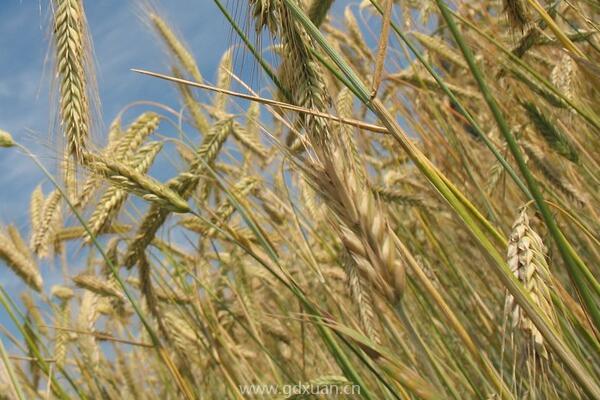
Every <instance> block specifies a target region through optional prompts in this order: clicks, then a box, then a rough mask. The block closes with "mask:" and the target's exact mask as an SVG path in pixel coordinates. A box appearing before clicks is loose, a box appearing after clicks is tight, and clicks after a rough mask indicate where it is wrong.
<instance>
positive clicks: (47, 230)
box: [31, 190, 61, 257]
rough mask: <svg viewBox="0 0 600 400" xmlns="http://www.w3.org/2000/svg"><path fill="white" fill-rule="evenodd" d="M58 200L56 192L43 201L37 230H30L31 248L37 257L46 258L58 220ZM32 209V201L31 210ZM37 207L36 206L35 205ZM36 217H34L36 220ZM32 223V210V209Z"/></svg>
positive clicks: (59, 197) (58, 195) (58, 194)
mask: <svg viewBox="0 0 600 400" xmlns="http://www.w3.org/2000/svg"><path fill="white" fill-rule="evenodd" d="M60 199H61V194H60V192H59V191H58V190H55V191H53V192H52V193H51V194H50V195H49V196H48V198H47V199H46V200H45V201H44V204H43V207H42V210H41V213H40V216H39V221H38V222H36V224H37V223H39V225H38V226H37V228H36V229H35V230H32V237H31V248H32V249H33V252H34V253H35V254H37V255H38V256H39V257H47V256H48V250H49V246H50V243H52V239H53V235H54V231H55V228H56V226H55V225H56V223H57V221H59V220H60ZM36 202H37V200H36ZM33 207H34V204H33V201H32V208H33ZM35 207H38V205H35ZM37 218H38V217H37V216H36V219H37ZM32 221H33V209H32Z"/></svg>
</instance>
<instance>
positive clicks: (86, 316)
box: [77, 290, 100, 371]
mask: <svg viewBox="0 0 600 400" xmlns="http://www.w3.org/2000/svg"><path fill="white" fill-rule="evenodd" d="M98 300H99V297H98V295H97V294H95V293H94V292H91V291H89V290H85V291H84V292H83V296H82V297H81V304H80V305H79V315H78V316H77V329H78V330H80V331H83V332H86V333H85V334H80V335H79V340H78V342H79V347H80V349H81V354H82V356H83V360H84V362H85V363H86V364H87V365H88V367H89V368H90V369H91V370H92V371H95V370H96V369H97V368H98V365H99V362H100V349H99V347H98V343H97V342H96V338H95V336H94V333H95V332H96V321H97V320H98V316H99V315H98V309H97V308H98Z"/></svg>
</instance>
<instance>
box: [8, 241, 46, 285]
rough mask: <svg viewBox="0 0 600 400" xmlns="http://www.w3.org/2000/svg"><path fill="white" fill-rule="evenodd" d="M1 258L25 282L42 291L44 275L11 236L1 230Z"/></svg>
mask: <svg viewBox="0 0 600 400" xmlns="http://www.w3.org/2000/svg"><path fill="white" fill-rule="evenodd" d="M0 260H3V261H4V262H5V263H6V264H7V265H8V267H9V268H10V269H12V270H13V271H14V272H15V273H16V274H17V275H18V276H19V277H21V279H23V281H25V283H27V284H28V285H29V286H30V287H31V288H32V289H34V290H37V291H38V292H41V291H42V285H43V282H42V276H41V275H40V272H39V270H38V266H37V265H36V264H35V263H34V262H33V261H32V260H31V258H29V257H27V256H25V255H23V254H21V252H19V250H18V249H17V246H15V244H14V243H13V242H12V241H11V239H10V238H9V237H7V236H6V235H4V233H2V232H0Z"/></svg>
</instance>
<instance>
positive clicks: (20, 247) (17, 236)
mask: <svg viewBox="0 0 600 400" xmlns="http://www.w3.org/2000/svg"><path fill="white" fill-rule="evenodd" d="M6 231H7V233H8V236H10V239H11V241H12V243H13V244H14V245H15V248H16V249H17V251H18V252H19V253H21V254H22V255H23V256H25V257H26V258H28V259H30V260H31V259H33V256H32V254H31V250H30V249H29V246H27V244H26V243H25V239H23V236H21V232H20V231H19V229H18V228H17V227H16V226H14V225H12V224H10V225H8V227H7V228H6Z"/></svg>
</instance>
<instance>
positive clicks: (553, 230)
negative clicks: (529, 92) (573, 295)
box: [436, 0, 600, 329]
mask: <svg viewBox="0 0 600 400" xmlns="http://www.w3.org/2000/svg"><path fill="white" fill-rule="evenodd" d="M436 3H437V4H438V7H439V9H440V11H441V14H442V17H443V18H444V20H446V23H447V24H448V28H449V29H450V32H451V33H452V36H453V37H454V40H455V41H456V43H457V45H458V47H459V48H460V49H461V51H462V53H463V55H464V57H465V60H466V61H467V63H468V65H469V69H470V70H471V73H472V74H473V77H474V78H475V80H476V81H477V84H478V85H479V88H480V90H481V93H482V94H483V97H484V99H485V101H486V103H487V104H488V107H489V108H490V111H491V112H492V115H493V116H494V119H495V120H496V123H497V125H498V128H499V129H500V132H501V133H502V135H503V136H504V138H505V140H506V143H507V144H508V147H509V149H510V151H511V153H512V155H513V157H514V158H515V160H516V162H517V165H518V166H519V170H520V171H521V174H522V175H523V177H524V178H525V182H527V186H528V187H529V190H530V192H531V195H532V196H533V199H534V201H535V203H536V205H537V208H538V210H539V211H540V213H541V214H542V217H543V218H544V221H545V223H546V226H547V227H548V230H549V231H550V234H551V235H552V237H553V238H554V240H555V242H556V244H557V246H558V248H559V251H560V254H561V256H562V258H563V260H564V261H565V265H567V269H568V271H569V275H570V276H571V278H572V279H573V280H574V283H575V286H576V287H577V289H578V290H579V292H580V294H581V296H582V297H583V301H584V303H585V305H586V309H587V310H588V312H589V313H590V315H591V317H592V320H593V321H594V325H595V326H596V328H599V329H600V309H599V308H598V307H597V305H596V302H595V299H594V297H593V296H592V294H591V293H590V292H589V291H588V287H587V285H586V279H587V281H588V282H589V283H590V284H591V286H592V289H593V290H594V292H595V294H596V296H598V295H600V285H599V284H598V282H597V281H596V279H595V278H594V276H593V275H592V273H591V271H590V270H589V269H588V267H587V266H586V265H585V263H584V262H583V261H582V260H581V258H579V256H578V255H577V253H575V250H574V249H573V247H572V246H571V244H570V243H569V242H568V240H567V238H566V237H565V236H564V235H563V233H562V231H561V230H560V228H559V227H558V224H557V223H556V220H555V219H554V217H553V216H552V213H551V212H550V209H549V208H548V206H547V205H546V202H545V201H544V197H543V195H542V192H541V190H540V188H539V186H538V184H537V181H536V180H535V178H534V177H533V174H532V173H531V171H530V170H529V168H528V167H527V163H526V162H525V158H524V157H523V153H522V152H521V149H520V148H519V145H518V144H517V141H516V139H515V137H514V135H513V134H512V132H511V131H510V127H509V126H508V123H507V122H506V119H505V118H504V116H503V114H502V111H501V110H500V107H499V106H498V103H497V102H496V99H495V98H494V96H493V95H492V93H491V91H490V89H489V87H488V85H487V83H486V82H485V79H484V77H483V74H482V73H481V70H480V69H479V67H478V66H477V63H476V62H475V57H473V53H472V52H471V49H470V48H469V47H468V46H467V44H466V42H465V41H464V38H463V36H462V35H461V33H460V31H459V30H458V27H457V25H456V23H455V22H454V18H453V17H452V14H451V13H450V10H449V9H448V6H447V5H446V3H444V2H443V1H442V0H436Z"/></svg>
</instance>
